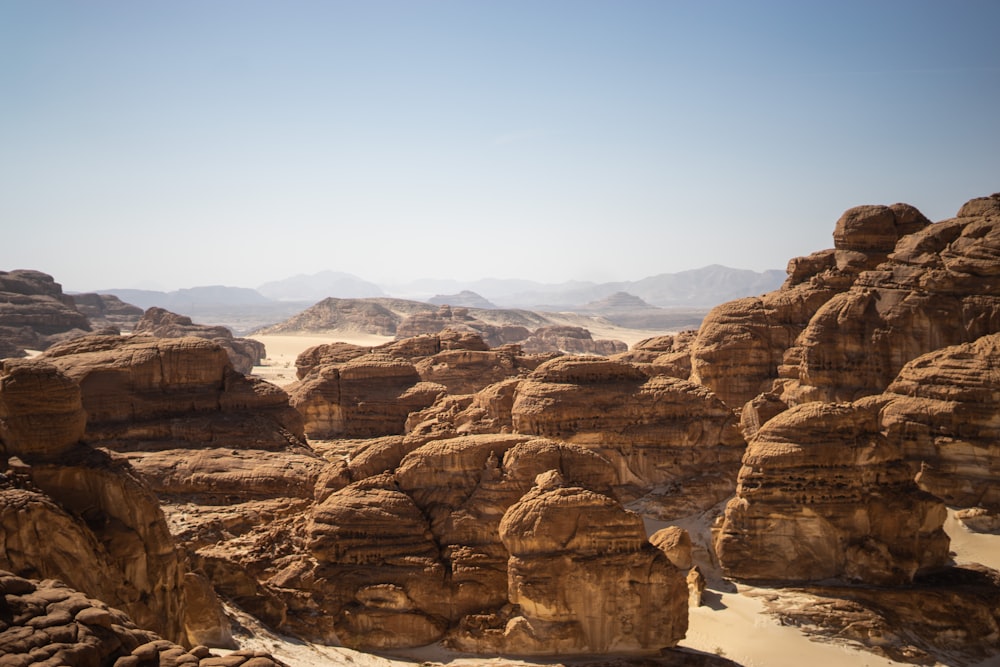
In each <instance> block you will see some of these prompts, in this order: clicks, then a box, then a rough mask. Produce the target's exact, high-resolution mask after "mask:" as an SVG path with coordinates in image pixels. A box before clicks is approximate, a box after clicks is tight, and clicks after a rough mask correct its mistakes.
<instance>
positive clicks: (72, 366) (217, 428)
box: [39, 336, 304, 450]
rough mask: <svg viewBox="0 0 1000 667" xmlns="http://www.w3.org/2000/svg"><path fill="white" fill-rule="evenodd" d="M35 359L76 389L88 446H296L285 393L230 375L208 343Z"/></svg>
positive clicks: (101, 341) (59, 352) (140, 341)
mask: <svg viewBox="0 0 1000 667" xmlns="http://www.w3.org/2000/svg"><path fill="white" fill-rule="evenodd" d="M39 359H41V360H43V361H45V362H46V363H49V364H51V365H53V366H55V367H56V368H58V369H60V370H61V371H62V372H63V373H64V374H65V375H66V376H68V377H69V378H71V379H72V380H73V381H74V382H76V383H77V384H78V385H79V386H80V391H81V396H82V401H83V408H84V410H85V411H86V412H87V430H86V435H85V438H86V439H87V440H88V441H90V442H98V441H99V442H102V443H106V444H108V446H111V447H112V448H116V449H123V450H124V449H136V448H145V449H151V448H156V447H161V448H162V444H161V445H153V444H150V443H163V444H167V445H168V446H169V443H177V442H185V443H189V444H194V443H197V444H198V445H201V446H218V447H231V448H238V449H250V448H254V449H270V450H281V449H286V448H288V447H290V446H301V445H302V444H303V442H304V436H303V426H302V418H301V417H300V416H299V414H298V413H297V412H296V411H295V410H294V409H292V408H291V407H290V406H289V404H288V397H287V395H286V394H285V392H284V391H282V390H281V389H279V388H278V387H275V386H274V385H271V384H269V383H267V382H264V381H262V380H259V379H257V378H248V377H245V376H243V375H241V374H239V373H236V372H234V371H233V369H232V366H231V365H230V363H229V359H228V356H227V355H226V352H225V350H223V349H222V348H221V347H219V346H218V345H216V344H215V343H213V342H211V341H207V340H204V339H200V338H149V337H144V336H137V337H133V338H121V337H118V336H89V337H84V338H79V339H76V340H74V341H70V342H68V343H63V344H60V345H57V346H54V347H53V348H51V349H49V350H48V351H46V353H45V354H44V355H42V356H41V357H40V358H39ZM139 443H147V444H146V445H141V446H140V445H139Z"/></svg>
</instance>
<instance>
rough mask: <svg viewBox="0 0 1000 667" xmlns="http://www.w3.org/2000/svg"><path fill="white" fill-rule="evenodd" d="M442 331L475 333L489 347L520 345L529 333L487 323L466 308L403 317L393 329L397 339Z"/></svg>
mask: <svg viewBox="0 0 1000 667" xmlns="http://www.w3.org/2000/svg"><path fill="white" fill-rule="evenodd" d="M445 329H450V330H452V331H462V332H468V333H474V334H478V335H479V336H481V337H482V339H483V340H484V341H486V344H487V345H489V346H490V347H499V346H501V345H505V344H507V343H519V342H521V341H523V340H524V339H526V338H528V336H529V335H530V333H531V332H530V331H528V329H527V328H525V327H523V326H502V325H496V324H488V323H486V322H484V321H483V320H480V319H478V318H476V317H473V316H472V315H470V314H469V309H468V308H452V307H451V306H440V307H438V309H437V310H436V311H424V312H419V313H415V314H413V315H410V316H409V317H407V318H405V319H404V320H403V321H401V322H400V323H399V326H397V327H396V338H397V339H403V338H412V337H414V336H419V335H422V334H436V333H438V332H440V331H443V330H445Z"/></svg>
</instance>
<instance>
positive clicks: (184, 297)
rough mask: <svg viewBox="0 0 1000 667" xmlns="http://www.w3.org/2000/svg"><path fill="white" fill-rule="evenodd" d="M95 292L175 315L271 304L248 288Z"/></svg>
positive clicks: (112, 290) (143, 307)
mask: <svg viewBox="0 0 1000 667" xmlns="http://www.w3.org/2000/svg"><path fill="white" fill-rule="evenodd" d="M96 292H97V293H98V294H113V295H114V296H116V297H118V298H119V299H121V300H122V301H125V302H126V303H131V304H132V305H134V306H138V307H139V308H142V309H143V310H146V309H147V308H152V307H154V306H157V307H159V308H165V309H167V310H170V311H173V312H182V311H184V310H185V309H190V308H191V307H193V306H194V307H197V306H208V305H212V306H217V305H226V306H259V305H263V304H267V303H270V302H271V300H270V299H268V298H267V297H265V296H263V295H262V294H260V292H258V291H257V290H254V289H250V288H249V287H225V286H223V285H211V286H207V287H191V288H188V289H179V290H174V291H173V292H157V291H154V290H141V289H123V288H115V289H104V290H96Z"/></svg>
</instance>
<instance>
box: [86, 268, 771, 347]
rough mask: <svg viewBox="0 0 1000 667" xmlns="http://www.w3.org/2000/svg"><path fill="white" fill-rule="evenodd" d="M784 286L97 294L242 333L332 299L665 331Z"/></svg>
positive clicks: (652, 282)
mask: <svg viewBox="0 0 1000 667" xmlns="http://www.w3.org/2000/svg"><path fill="white" fill-rule="evenodd" d="M784 279H785V272H784V271H780V270H770V271H763V272H757V271H750V270H747V269H733V268H730V267H726V266H721V265H718V264H714V265H711V266H706V267H703V268H700V269H693V270H689V271H680V272H677V273H661V274H659V275H656V276H650V277H648V278H643V279H642V280H637V281H622V282H608V283H593V282H584V281H569V282H564V283H558V284H552V283H541V282H535V281H530V280H517V279H510V280H501V279H495V278H488V279H483V280H477V281H472V282H461V281H457V280H429V279H425V280H418V281H414V282H411V283H407V284H403V285H385V286H382V285H378V284H376V283H373V282H370V281H367V280H365V279H363V278H359V277H358V276H354V275H351V274H349V273H342V272H337V271H322V272H320V273H316V274H312V275H305V274H300V275H297V276H292V277H290V278H286V279H284V280H278V281H272V282H268V283H264V284H263V285H261V286H259V287H258V288H257V289H251V288H247V287H226V286H221V285H213V286H204V287H193V288H189V289H181V290H175V291H172V292H159V291H154V290H138V289H128V288H112V289H106V290H97V291H98V292H99V293H102V294H113V295H115V296H117V297H118V298H120V299H121V300H123V301H126V302H128V303H131V304H134V305H136V306H139V307H140V308H143V309H146V308H150V307H153V306H158V307H161V308H166V309H167V310H171V311H173V312H177V313H182V314H185V315H189V316H191V317H195V318H199V319H200V321H203V322H208V323H213V324H225V325H227V326H230V327H231V328H233V329H234V331H236V332H237V333H241V332H246V331H249V330H251V329H253V328H255V327H257V326H264V325H266V324H271V323H274V322H276V321H280V320H283V319H285V318H287V317H290V316H291V315H293V314H295V313H297V312H300V311H301V310H303V309H304V308H306V307H308V306H311V305H312V304H314V303H317V302H319V301H322V300H323V299H326V298H328V297H334V298H340V299H364V298H384V297H388V296H392V297H395V298H403V299H409V300H415V301H424V302H427V303H432V304H449V305H452V306H465V307H474V308H504V309H511V308H516V309H528V310H535V311H548V312H562V311H574V312H583V313H590V314H597V315H605V316H612V315H613V316H614V319H617V320H619V321H622V322H624V321H625V320H628V321H629V322H631V323H632V324H633V325H639V324H641V323H643V322H646V323H649V324H650V325H651V326H662V325H660V324H657V322H658V319H660V318H662V317H664V316H667V313H665V312H663V311H664V309H668V310H670V311H676V310H678V309H683V310H685V311H689V312H692V313H696V314H697V320H700V316H701V315H704V313H705V312H707V310H708V309H709V308H711V307H712V306H715V305H716V304H719V303H723V302H726V301H731V300H733V299H737V298H740V297H744V296H754V295H758V294H763V293H765V292H769V291H771V290H774V289H777V288H778V287H779V286H780V285H781V284H782V282H783V281H784ZM675 314H676V313H675ZM671 321H672V320H671ZM623 325H624V324H623Z"/></svg>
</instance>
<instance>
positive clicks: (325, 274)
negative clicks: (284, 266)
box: [257, 271, 387, 303]
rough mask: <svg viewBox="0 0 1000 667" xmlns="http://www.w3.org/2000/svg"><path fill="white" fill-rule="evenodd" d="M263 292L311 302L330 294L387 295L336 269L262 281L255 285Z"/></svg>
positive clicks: (348, 296)
mask: <svg viewBox="0 0 1000 667" xmlns="http://www.w3.org/2000/svg"><path fill="white" fill-rule="evenodd" d="M257 291H258V292H260V293H261V294H263V295H264V296H266V297H268V298H271V299H275V300H277V301H309V302H312V303H315V302H318V301H322V300H323V299H326V298H329V297H333V298H336V299H366V298H371V297H381V296H387V295H386V293H385V292H384V291H383V290H382V288H381V287H379V286H378V285H376V284H375V283H372V282H368V281H367V280H363V279H361V278H358V277H357V276H354V275H351V274H350V273H342V272H340V271H321V272H319V273H314V274H312V275H305V274H299V275H297V276H293V277H291V278H286V279H284V280H276V281H273V282H269V283H264V284H263V285H261V286H260V287H258V288H257Z"/></svg>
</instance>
